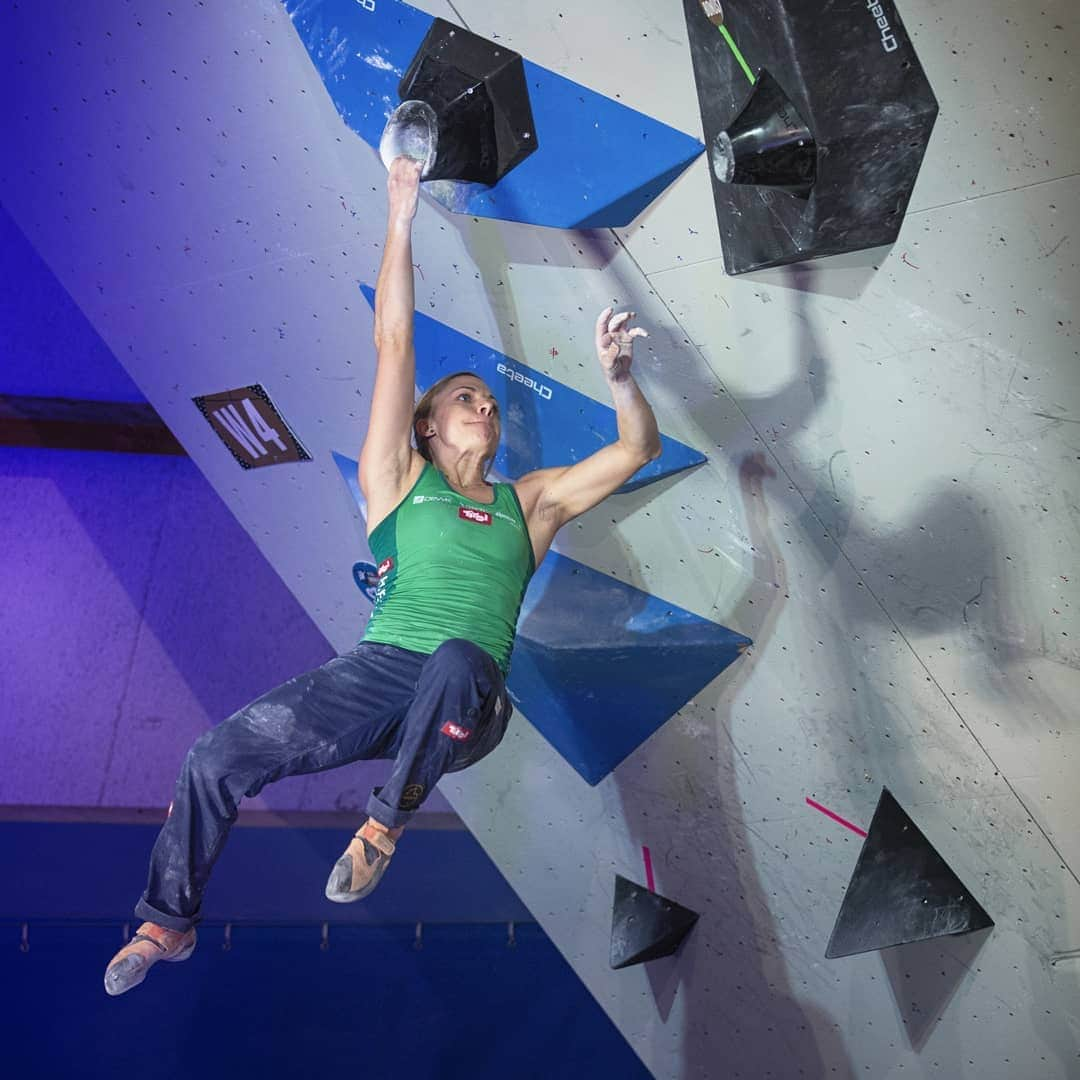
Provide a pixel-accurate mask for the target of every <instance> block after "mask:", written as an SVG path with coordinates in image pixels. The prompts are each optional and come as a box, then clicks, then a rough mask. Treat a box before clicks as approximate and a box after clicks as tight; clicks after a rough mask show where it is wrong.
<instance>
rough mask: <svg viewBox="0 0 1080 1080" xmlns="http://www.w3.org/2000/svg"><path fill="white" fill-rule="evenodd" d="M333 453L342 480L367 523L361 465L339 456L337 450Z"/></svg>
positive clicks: (341, 455)
mask: <svg viewBox="0 0 1080 1080" xmlns="http://www.w3.org/2000/svg"><path fill="white" fill-rule="evenodd" d="M331 452H332V453H333V456H334V464H335V465H336V466H337V467H338V471H339V472H340V473H341V479H342V480H344V481H345V486H346V487H347V488H348V489H349V494H350V495H351V496H352V497H353V500H354V501H355V502H356V505H357V506H359V507H360V513H361V514H362V515H363V517H364V519H365V521H366V520H367V499H365V498H364V493H363V492H362V491H361V490H360V463H359V462H358V461H354V460H353V459H352V458H350V457H346V456H345V455H344V454H339V453H338V452H337V451H336V450H334V451H331Z"/></svg>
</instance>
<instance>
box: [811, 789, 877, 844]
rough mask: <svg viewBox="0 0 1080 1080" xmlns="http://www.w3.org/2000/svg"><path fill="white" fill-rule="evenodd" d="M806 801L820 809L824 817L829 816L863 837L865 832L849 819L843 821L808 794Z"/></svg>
mask: <svg viewBox="0 0 1080 1080" xmlns="http://www.w3.org/2000/svg"><path fill="white" fill-rule="evenodd" d="M806 801H807V802H808V803H809V804H810V805H811V806H812V807H813V808H814V809H815V810H820V811H821V812H822V813H823V814H824V815H825V816H826V817H831V818H832V819H833V821H837V822H839V823H840V824H841V825H843V826H844V828H845V829H850V830H851V831H852V832H853V833H858V834H859V835H860V836H862V837H865V836H866V833H865V832H863V830H862V829H860V828H859V826H858V825H852V824H851V822H850V821H845V820H844V819H843V818H842V817H841V816H840V815H839V814H834V813H833V812H832V811H831V810H827V809H826V808H825V807H824V806H822V805H821V803H818V802H814V800H813V799H811V798H810V797H809V796H807V798H806Z"/></svg>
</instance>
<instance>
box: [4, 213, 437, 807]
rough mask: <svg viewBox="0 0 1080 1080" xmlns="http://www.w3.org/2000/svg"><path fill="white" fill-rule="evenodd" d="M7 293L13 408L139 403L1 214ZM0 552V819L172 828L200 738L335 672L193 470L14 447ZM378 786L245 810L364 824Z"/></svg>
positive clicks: (142, 458) (277, 789) (316, 782)
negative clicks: (177, 795)
mask: <svg viewBox="0 0 1080 1080" xmlns="http://www.w3.org/2000/svg"><path fill="white" fill-rule="evenodd" d="M0 282H3V284H4V287H3V288H0V398H2V399H4V400H7V401H10V400H12V399H13V398H20V399H26V398H33V399H40V398H67V399H77V400H82V401H102V402H109V401H122V402H140V401H142V400H143V398H142V395H141V394H140V392H139V390H138V387H136V386H135V384H134V383H133V382H132V381H131V379H130V378H129V377H128V375H127V374H126V372H125V371H124V370H123V368H122V367H121V366H120V365H119V363H117V361H116V360H115V358H114V357H113V356H112V354H111V353H110V351H109V349H108V348H107V346H106V345H105V344H104V343H103V342H102V340H101V338H100V337H99V336H98V335H97V333H96V332H95V331H94V329H93V328H92V327H91V326H90V324H89V322H88V321H87V320H86V319H85V317H84V316H83V315H82V313H81V312H80V310H79V309H78V307H77V306H76V304H75V303H74V301H72V299H71V297H70V296H69V295H68V293H67V292H66V290H65V289H64V288H63V287H62V286H61V285H60V283H59V282H58V281H57V280H56V278H55V277H54V276H53V274H52V273H51V271H50V270H49V268H48V267H47V266H46V265H45V264H44V263H43V262H42V261H41V259H40V257H39V256H38V255H37V253H36V252H35V251H34V249H33V247H32V246H31V245H30V243H29V242H28V241H27V240H26V238H25V236H24V235H23V234H22V233H21V232H20V230H19V229H18V228H17V226H16V225H15V224H14V223H13V221H12V220H11V218H10V216H9V215H8V214H7V212H6V211H4V209H3V208H2V207H0ZM0 422H2V421H0ZM0 553H2V558H0V596H2V597H3V607H2V612H3V614H2V618H0V725H2V730H3V737H4V753H3V758H2V761H3V764H2V766H0V806H8V807H12V806H15V807H23V808H27V807H69V808H73V807H79V808H86V807H98V808H102V807H108V808H136V809H156V810H160V809H161V808H163V807H164V806H166V805H167V804H168V802H169V799H170V798H171V793H172V787H173V784H174V782H175V779H176V773H177V771H178V769H179V765H180V762H181V760H182V758H183V755H184V753H185V752H186V751H187V748H188V747H189V746H190V744H191V743H192V742H193V741H194V740H195V738H197V737H198V736H199V735H200V734H201V733H202V732H203V731H205V730H206V729H207V728H208V727H210V726H211V725H212V724H215V723H217V722H218V721H220V720H221V719H223V718H224V717H225V716H228V715H229V714H230V713H231V712H233V711H234V710H235V709H237V708H239V707H240V706H242V705H244V704H245V703H246V702H247V701H249V700H251V699H252V698H253V697H255V696H257V695H258V694H260V693H262V692H263V691H264V690H267V689H269V688H270V687H271V686H273V685H275V684H277V683H279V682H281V681H282V680H283V679H285V678H288V677H290V676H291V675H294V674H296V673H298V672H300V671H304V670H307V669H308V668H311V667H314V666H316V665H318V664H320V663H323V662H324V661H325V660H327V659H329V657H330V656H332V655H333V649H332V648H331V646H330V644H329V643H328V642H327V641H326V639H325V638H324V637H323V635H322V634H321V633H320V632H319V631H318V629H317V628H316V627H315V625H314V624H313V623H312V622H311V620H310V619H309V618H308V616H307V615H306V614H305V612H304V611H303V609H302V608H301V607H300V605H299V604H298V603H297V602H296V600H295V599H294V598H293V596H292V594H291V593H290V592H289V591H288V590H287V589H286V588H285V586H284V585H283V584H282V583H281V581H280V579H279V578H278V576H277V575H276V574H275V573H274V571H273V570H272V569H271V568H270V566H269V564H268V563H267V562H266V560H265V558H264V557H263V556H262V554H261V553H260V552H259V550H258V549H257V548H256V546H255V545H254V544H253V543H252V541H251V539H250V538H249V537H248V535H247V534H246V533H245V532H244V530H243V529H241V528H240V526H239V525H238V524H237V523H236V521H235V519H234V518H233V516H232V514H231V513H230V512H229V510H228V509H227V508H226V507H225V506H224V504H223V503H222V502H221V500H220V499H219V498H218V496H217V495H216V494H215V493H214V491H213V489H212V488H211V487H210V486H209V484H207V483H206V481H205V480H204V479H203V478H202V476H201V474H200V473H199V471H198V470H197V469H196V468H195V466H194V465H193V464H192V463H191V461H190V460H189V459H188V458H186V457H180V456H167V455H157V454H130V453H108V452H102V451H90V452H87V451H75V450H60V449H47V448H40V447H34V446H10V445H8V446H0ZM346 585H347V587H350V588H351V587H352V586H351V583H349V582H348V581H347V580H346ZM378 769H379V766H378V765H371V766H356V767H353V768H348V769H343V770H338V771H336V772H333V773H326V774H323V775H320V776H317V777H307V778H295V779H290V780H285V781H282V782H281V783H280V784H276V785H272V786H271V787H269V788H267V789H266V790H265V791H264V792H263V794H262V795H261V796H260V797H259V799H257V800H249V801H248V802H246V803H245V807H248V808H252V809H272V810H275V811H285V810H290V811H295V810H307V811H321V810H352V809H354V808H356V807H359V806H362V805H363V803H364V801H365V800H366V798H367V793H368V791H369V790H370V787H371V785H372V783H373V782H374V783H377V782H378ZM425 809H426V810H436V811H445V810H447V809H448V806H447V804H446V802H445V800H443V798H442V796H441V795H439V794H438V793H437V792H436V793H434V794H433V796H432V797H431V798H430V799H429V800H428V801H427V803H426V804H425Z"/></svg>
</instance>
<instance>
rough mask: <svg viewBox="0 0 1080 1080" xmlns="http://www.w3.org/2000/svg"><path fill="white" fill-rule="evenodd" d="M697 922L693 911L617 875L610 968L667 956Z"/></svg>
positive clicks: (623, 966)
mask: <svg viewBox="0 0 1080 1080" xmlns="http://www.w3.org/2000/svg"><path fill="white" fill-rule="evenodd" d="M697 920H698V913H697V912H696V911H690V910H689V909H688V908H684V907H683V906H682V904H677V903H676V902H675V901H674V900H668V899H667V898H666V897H663V896H660V895H659V893H654V892H650V891H649V890H648V889H646V888H644V887H643V886H641V885H635V884H634V883H633V882H632V881H629V880H628V879H627V878H624V877H623V876H622V875H621V874H616V875H615V903H614V906H613V907H612V912H611V966H612V967H613V968H616V969H618V968H625V967H630V966H631V965H633V964H641V963H644V962H645V961H646V960H656V959H658V958H659V957H661V956H670V955H671V954H672V953H673V952H674V951H675V950H676V949H677V948H678V947H679V946H680V945H681V944H682V940H683V938H685V937H686V935H687V934H688V933H690V930H691V928H692V927H693V925H694V923H696V922H697Z"/></svg>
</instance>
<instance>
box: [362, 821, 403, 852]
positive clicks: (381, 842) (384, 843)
mask: <svg viewBox="0 0 1080 1080" xmlns="http://www.w3.org/2000/svg"><path fill="white" fill-rule="evenodd" d="M356 836H357V838H358V839H360V840H366V841H367V842H368V843H369V844H371V846H372V847H377V848H378V849H379V850H380V851H381V852H382V853H383V854H384V855H387V856H389V855H393V854H394V848H395V844H394V841H393V840H391V839H390V837H389V836H387V835H386V833H384V832H383V831H382V830H381V829H368V828H364V827H361V828H360V829H358V830H357V833H356Z"/></svg>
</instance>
